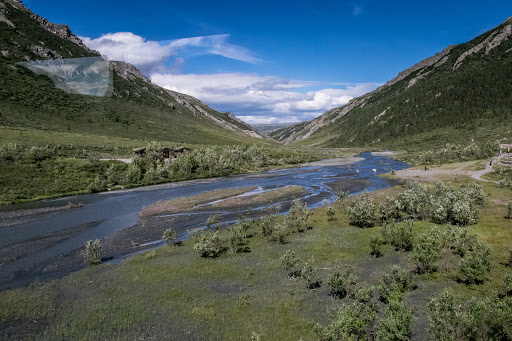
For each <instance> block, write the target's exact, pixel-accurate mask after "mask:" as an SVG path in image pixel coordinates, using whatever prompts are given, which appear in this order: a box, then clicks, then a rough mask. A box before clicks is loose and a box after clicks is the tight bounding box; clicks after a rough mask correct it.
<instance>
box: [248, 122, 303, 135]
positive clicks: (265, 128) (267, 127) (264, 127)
mask: <svg viewBox="0 0 512 341" xmlns="http://www.w3.org/2000/svg"><path fill="white" fill-rule="evenodd" d="M294 124H296V123H269V124H251V126H252V127H253V128H254V129H256V130H258V131H260V132H262V133H269V132H271V131H273V130H277V129H282V128H286V127H289V126H291V125H294Z"/></svg>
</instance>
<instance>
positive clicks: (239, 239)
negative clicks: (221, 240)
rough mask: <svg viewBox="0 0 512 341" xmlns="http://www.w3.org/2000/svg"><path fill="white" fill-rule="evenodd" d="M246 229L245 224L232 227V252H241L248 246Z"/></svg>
mask: <svg viewBox="0 0 512 341" xmlns="http://www.w3.org/2000/svg"><path fill="white" fill-rule="evenodd" d="M245 231H246V229H245V228H244V225H243V224H236V225H234V226H232V227H231V235H230V237H229V243H230V245H231V251H232V252H239V251H240V250H241V249H242V246H244V245H245V244H247V236H246V233H245Z"/></svg>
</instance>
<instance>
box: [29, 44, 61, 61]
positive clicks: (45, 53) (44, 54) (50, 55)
mask: <svg viewBox="0 0 512 341" xmlns="http://www.w3.org/2000/svg"><path fill="white" fill-rule="evenodd" d="M30 50H31V51H32V52H34V53H35V54H37V55H38V56H39V57H41V58H43V59H62V56H61V55H60V54H59V53H58V52H55V51H53V50H50V49H48V48H46V47H44V46H40V45H34V46H30Z"/></svg>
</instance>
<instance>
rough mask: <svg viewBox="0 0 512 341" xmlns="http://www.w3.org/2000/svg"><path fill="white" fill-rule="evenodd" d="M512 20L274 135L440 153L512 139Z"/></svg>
mask: <svg viewBox="0 0 512 341" xmlns="http://www.w3.org/2000/svg"><path fill="white" fill-rule="evenodd" d="M510 130H512V17H510V18H508V19H507V20H506V21H505V22H504V23H503V24H501V25H499V26H498V27H496V28H494V29H492V30H490V31H488V32H486V33H484V34H482V35H480V36H478V37H477V38H475V39H473V40H471V41H470V42H467V43H464V44H460V45H456V46H448V47H447V48H445V49H444V50H443V51H442V52H440V53H437V54H435V55H434V56H432V57H430V58H427V59H425V60H423V61H421V62H420V63H418V64H416V65H414V66H412V67H411V68H409V69H407V70H405V71H403V72H401V73H400V74H399V75H398V76H397V77H396V78H394V79H392V80H390V81H389V82H387V83H386V84H385V85H383V86H381V87H380V88H378V89H376V90H374V91H373V92H371V93H368V94H365V95H363V96H361V97H359V98H355V99H353V100H351V101H350V102H349V103H348V104H346V105H344V106H341V107H339V108H335V109H332V110H329V111H328V112H326V113H324V114H323V115H322V116H320V117H318V118H315V119H313V120H312V121H309V122H302V123H298V124H295V125H292V126H289V127H285V128H282V129H279V130H277V131H273V132H271V133H270V134H269V135H270V136H271V137H273V138H274V139H276V140H279V141H282V142H284V143H287V144H290V143H295V144H296V143H298V144H304V145H316V146H325V147H353V146H357V147H363V146H366V147H393V148H397V147H398V148H400V147H403V148H405V149H408V148H410V147H412V146H414V145H416V144H417V145H423V144H425V145H428V146H429V147H431V146H440V145H444V144H446V143H447V142H468V141H471V140H473V139H479V140H483V139H498V138H508V139H510V138H511V137H512V134H510V132H509V131H510Z"/></svg>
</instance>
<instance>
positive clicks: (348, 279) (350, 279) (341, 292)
mask: <svg viewBox="0 0 512 341" xmlns="http://www.w3.org/2000/svg"><path fill="white" fill-rule="evenodd" d="M356 283H357V277H356V275H354V269H353V268H352V267H351V266H345V267H343V268H341V269H339V268H336V269H334V271H333V272H332V273H331V274H330V275H329V276H328V277H327V285H329V287H331V296H333V297H338V298H343V297H345V296H347V294H348V293H349V291H351V288H352V287H353V286H354V285H355V284H356Z"/></svg>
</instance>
